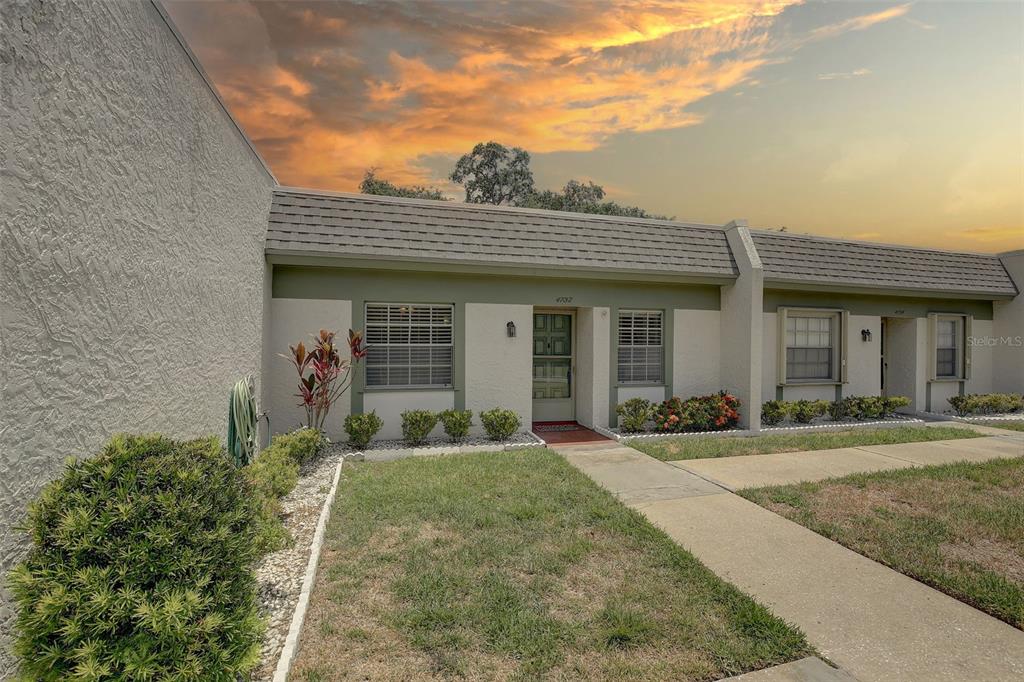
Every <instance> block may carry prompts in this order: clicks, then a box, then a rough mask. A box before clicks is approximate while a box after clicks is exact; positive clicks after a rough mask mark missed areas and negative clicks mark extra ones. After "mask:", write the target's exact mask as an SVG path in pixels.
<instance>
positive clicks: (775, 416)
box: [761, 400, 789, 426]
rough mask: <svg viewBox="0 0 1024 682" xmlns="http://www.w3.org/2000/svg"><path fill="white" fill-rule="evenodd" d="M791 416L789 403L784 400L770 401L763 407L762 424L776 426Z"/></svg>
mask: <svg viewBox="0 0 1024 682" xmlns="http://www.w3.org/2000/svg"><path fill="white" fill-rule="evenodd" d="M788 414H789V403H787V402H786V401H784V400H769V401H767V402H765V403H764V404H763V405H761V423H762V424H764V425H765V426H775V425H776V424H781V423H782V422H783V421H785V419H786V416H787V415H788Z"/></svg>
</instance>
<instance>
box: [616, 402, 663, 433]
mask: <svg viewBox="0 0 1024 682" xmlns="http://www.w3.org/2000/svg"><path fill="white" fill-rule="evenodd" d="M615 413H616V414H617V415H619V428H620V429H622V431H623V432H624V433H636V432H638V431H643V430H644V425H645V424H647V422H649V421H650V420H651V416H652V415H653V414H654V406H653V405H651V401H650V400H646V399H644V398H630V399H629V400H627V401H625V402H623V403H619V404H618V405H616V406H615Z"/></svg>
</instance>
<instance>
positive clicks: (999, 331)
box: [992, 249, 1024, 393]
mask: <svg viewBox="0 0 1024 682" xmlns="http://www.w3.org/2000/svg"><path fill="white" fill-rule="evenodd" d="M999 260H1000V261H1002V263H1003V267H1004V268H1006V272H1007V273H1008V274H1009V275H1010V278H1011V279H1012V280H1013V283H1014V284H1016V285H1017V291H1018V292H1020V293H1018V294H1017V297H1016V298H1014V299H1013V300H1010V301H994V302H993V303H992V336H993V337H995V340H994V343H995V346H994V347H993V349H992V350H993V353H992V374H993V376H992V390H994V391H996V392H997V393H1024V345H1022V344H1024V249H1021V250H1019V251H1009V252H1007V253H1001V254H999Z"/></svg>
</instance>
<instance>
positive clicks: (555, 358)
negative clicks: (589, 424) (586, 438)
mask: <svg viewBox="0 0 1024 682" xmlns="http://www.w3.org/2000/svg"><path fill="white" fill-rule="evenodd" d="M572 325H573V315H572V314H571V313H534V314H533V420H534V421H536V422H554V421H572V420H573V419H575V418H576V410H575V406H574V402H575V400H574V398H573V387H572V367H573V350H574V349H573V343H572V341H573V339H572V331H573V329H572Z"/></svg>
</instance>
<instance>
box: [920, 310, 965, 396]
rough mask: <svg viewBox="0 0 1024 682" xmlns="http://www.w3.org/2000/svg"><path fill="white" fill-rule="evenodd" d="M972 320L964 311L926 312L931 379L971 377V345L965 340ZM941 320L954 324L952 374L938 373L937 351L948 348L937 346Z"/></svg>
mask: <svg viewBox="0 0 1024 682" xmlns="http://www.w3.org/2000/svg"><path fill="white" fill-rule="evenodd" d="M972 321H973V318H972V317H971V316H970V315H967V314H964V313H929V314H928V340H929V343H928V349H929V363H930V365H931V380H932V381H966V380H967V379H970V378H971V347H970V344H968V343H967V340H968V339H969V338H970V335H971V323H972ZM943 322H952V323H954V324H955V328H954V343H955V346H954V347H953V348H954V350H955V351H956V353H955V360H954V362H955V363H956V369H955V371H954V372H953V374H939V351H940V350H948V347H945V348H943V347H940V346H939V325H940V324H941V323H943Z"/></svg>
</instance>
